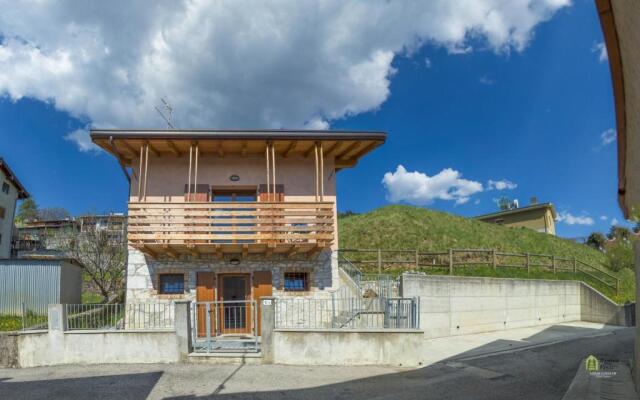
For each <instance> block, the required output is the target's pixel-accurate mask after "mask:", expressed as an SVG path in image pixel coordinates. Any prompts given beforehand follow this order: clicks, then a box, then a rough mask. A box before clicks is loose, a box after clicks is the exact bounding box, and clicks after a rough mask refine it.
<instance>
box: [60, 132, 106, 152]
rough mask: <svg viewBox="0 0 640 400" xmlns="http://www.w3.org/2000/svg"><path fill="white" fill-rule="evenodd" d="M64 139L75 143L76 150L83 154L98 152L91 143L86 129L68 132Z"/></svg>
mask: <svg viewBox="0 0 640 400" xmlns="http://www.w3.org/2000/svg"><path fill="white" fill-rule="evenodd" d="M64 139H65V140H68V141H70V142H73V143H75V144H76V145H77V146H78V150H80V151H81V152H83V153H87V152H91V151H93V152H99V151H100V147H98V146H96V145H95V144H94V143H93V142H92V141H91V138H90V137H89V131H88V130H87V129H76V130H75V131H72V132H69V133H67V134H66V135H65V137H64Z"/></svg>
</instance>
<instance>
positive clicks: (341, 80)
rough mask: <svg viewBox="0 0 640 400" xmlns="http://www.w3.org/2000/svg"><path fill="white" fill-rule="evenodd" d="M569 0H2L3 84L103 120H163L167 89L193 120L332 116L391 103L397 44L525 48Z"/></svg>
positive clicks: (290, 120)
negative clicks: (161, 102)
mask: <svg viewBox="0 0 640 400" xmlns="http://www.w3.org/2000/svg"><path fill="white" fill-rule="evenodd" d="M569 4H570V0H519V1H515V2H506V1H504V0H459V1H455V2H453V1H450V0H432V1H422V2H415V3H412V4H411V5H409V4H408V3H405V2H389V1H382V0H378V1H375V0H374V1H366V2H361V1H345V0H332V1H329V0H327V1H323V2H317V3H307V2H299V1H293V0H290V1H283V2H278V3H277V6H276V5H274V3H271V2H263V1H249V0H247V1H242V0H234V1H215V2H210V1H204V0H190V1H187V0H183V1H178V0H176V1H168V0H165V1H153V2H130V1H109V2H107V1H104V2H77V1H70V0H68V1H64V0H61V1H56V2H37V4H33V3H32V2H15V1H10V0H0V9H2V10H3V11H2V13H0V38H1V39H0V71H2V73H1V74H0V96H8V97H9V98H10V99H11V100H18V99H21V98H23V97H30V98H34V99H38V100H41V101H46V102H49V103H51V104H52V105H54V106H55V108H56V109H58V110H62V111H66V112H68V113H70V114H71V115H73V116H75V117H79V118H83V119H85V118H86V119H87V120H88V121H90V122H91V124H92V125H93V126H99V127H105V126H112V127H132V128H135V127H164V122H163V121H162V119H161V118H160V117H159V116H158V115H157V113H156V111H155V110H154V108H153V106H154V105H155V104H157V103H158V101H159V99H160V98H161V97H164V98H167V99H168V100H169V101H170V103H171V104H172V106H173V108H174V122H175V124H176V125H177V126H178V127H183V128H204V127H238V128H242V127H269V128H280V127H302V126H305V122H307V121H312V122H313V124H311V123H307V126H320V127H324V126H328V124H329V123H330V122H331V121H334V120H336V119H340V118H343V117H348V116H351V115H355V114H359V113H363V112H367V111H372V110H376V109H377V108H379V107H380V106H381V105H382V104H383V102H384V101H385V100H386V99H387V98H388V97H389V94H390V77H391V75H392V74H393V72H394V69H393V67H392V63H393V60H394V58H395V57H396V56H397V55H398V54H409V55H410V54H412V53H413V52H414V51H415V50H416V49H418V48H420V47H421V46H423V45H424V44H427V43H428V44H429V45H432V46H438V47H442V48H445V49H447V50H448V51H449V52H450V53H457V52H468V51H473V50H474V49H473V48H472V47H471V46H470V45H469V43H470V42H472V41H473V43H474V46H476V48H480V49H489V50H491V51H493V52H495V53H497V54H504V53H508V52H510V51H514V50H515V51H521V50H523V49H524V48H525V47H526V46H527V44H528V43H529V42H530V40H531V39H532V37H533V32H534V29H535V27H536V26H537V25H538V24H539V23H541V22H543V21H546V20H548V19H550V18H551V17H552V16H553V15H554V13H555V12H557V11H558V10H559V9H561V8H563V7H565V6H568V5H569ZM77 135H78V134H77ZM77 135H76V136H77Z"/></svg>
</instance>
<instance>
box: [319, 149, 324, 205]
mask: <svg viewBox="0 0 640 400" xmlns="http://www.w3.org/2000/svg"><path fill="white" fill-rule="evenodd" d="M320 201H324V152H323V149H322V143H320Z"/></svg>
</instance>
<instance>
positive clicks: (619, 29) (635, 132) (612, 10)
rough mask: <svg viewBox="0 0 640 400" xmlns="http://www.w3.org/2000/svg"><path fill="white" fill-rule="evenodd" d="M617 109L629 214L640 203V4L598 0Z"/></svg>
mask: <svg viewBox="0 0 640 400" xmlns="http://www.w3.org/2000/svg"><path fill="white" fill-rule="evenodd" d="M596 7H597V9H598V14H599V16H600V25H601V26H602V31H603V34H604V39H605V43H606V46H607V53H608V58H609V67H610V69H611V80H612V84H613V95H614V102H615V110H616V127H617V146H618V202H619V204H620V207H621V208H622V212H623V213H624V215H625V217H627V218H629V217H631V215H632V213H633V212H634V211H633V209H634V207H636V208H637V207H639V206H640V112H638V107H640V78H638V76H639V74H640V70H639V69H638V64H639V63H640V53H638V48H639V47H640V24H638V20H640V3H639V2H638V1H631V0H628V1H623V0H620V1H615V2H612V1H611V0H596Z"/></svg>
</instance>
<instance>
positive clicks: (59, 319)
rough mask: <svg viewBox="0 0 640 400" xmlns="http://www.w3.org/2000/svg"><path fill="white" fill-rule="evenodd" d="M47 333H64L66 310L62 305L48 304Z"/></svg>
mask: <svg viewBox="0 0 640 400" xmlns="http://www.w3.org/2000/svg"><path fill="white" fill-rule="evenodd" d="M47 313H48V314H49V315H48V317H49V332H64V331H66V330H67V308H66V307H65V306H64V304H49V307H48V310H47Z"/></svg>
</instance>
